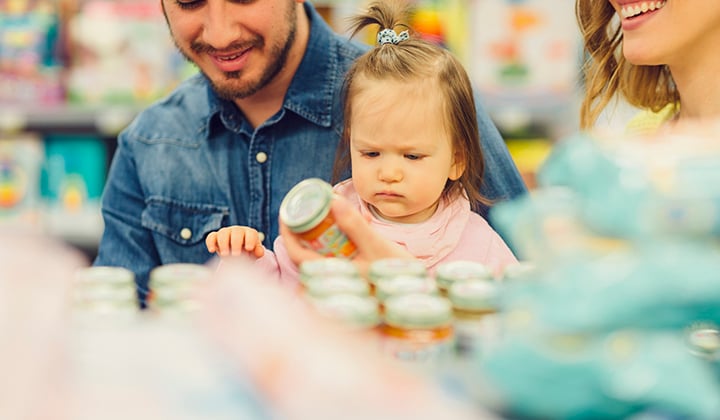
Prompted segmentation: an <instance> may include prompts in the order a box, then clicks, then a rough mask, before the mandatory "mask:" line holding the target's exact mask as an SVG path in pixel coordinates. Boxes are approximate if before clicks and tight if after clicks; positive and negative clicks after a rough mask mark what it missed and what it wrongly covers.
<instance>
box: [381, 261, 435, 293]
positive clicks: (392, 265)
mask: <svg viewBox="0 0 720 420" xmlns="http://www.w3.org/2000/svg"><path fill="white" fill-rule="evenodd" d="M427 275H428V272H427V268H425V264H424V263H423V262H422V261H420V260H415V259H406V258H385V259H381V260H376V261H373V262H372V263H371V264H370V267H368V280H369V281H370V291H371V292H372V293H375V290H376V287H377V284H378V282H379V281H380V280H381V279H387V278H392V277H398V276H415V277H426V276H427Z"/></svg>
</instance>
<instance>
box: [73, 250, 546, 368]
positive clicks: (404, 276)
mask: <svg viewBox="0 0 720 420" xmlns="http://www.w3.org/2000/svg"><path fill="white" fill-rule="evenodd" d="M528 270H532V267H531V266H529V265H526V264H519V265H515V266H510V267H508V268H507V269H506V270H505V271H504V273H503V277H505V278H507V279H511V278H514V277H519V276H522V275H526V274H527V272H528ZM211 275H212V271H211V269H210V268H209V267H207V266H204V265H197V264H168V265H164V266H160V267H157V268H155V269H154V270H153V271H152V272H151V274H150V288H151V294H150V296H149V299H148V300H149V305H150V307H151V308H153V309H155V310H156V311H158V312H174V313H178V312H180V313H183V312H187V311H190V310H192V309H194V305H196V303H195V302H194V301H193V300H192V299H191V298H190V295H191V289H192V287H193V285H194V284H196V283H197V282H198V281H204V280H206V279H208V278H210V277H211ZM76 280H77V287H75V302H74V305H75V307H76V308H77V309H81V310H84V311H85V312H87V311H90V312H93V313H94V314H103V313H112V314H115V315H117V314H120V313H126V314H130V315H134V314H137V312H138V310H137V308H138V306H137V295H136V285H135V278H134V274H133V273H132V272H131V271H129V270H127V269H124V268H120V267H89V268H85V269H83V270H81V271H79V272H78V275H77V276H76ZM300 281H301V290H302V292H303V295H304V297H306V298H307V299H308V301H309V302H310V303H311V304H312V306H313V307H314V308H316V309H317V310H319V311H320V312H321V313H322V314H324V315H327V316H330V317H332V318H337V319H338V320H340V321H341V322H343V323H344V324H345V325H347V326H349V327H351V328H358V329H367V330H373V331H377V332H379V333H380V335H381V337H382V340H381V342H382V347H383V351H384V352H386V353H389V354H391V355H392V356H394V357H396V358H398V359H401V360H419V361H424V360H435V359H442V358H445V357H448V356H458V355H459V356H473V355H474V354H476V353H477V352H478V348H479V347H480V346H482V345H484V344H486V343H483V341H485V342H487V341H488V340H492V338H493V337H496V336H497V335H498V333H499V332H498V329H499V326H498V325H497V320H496V319H495V317H493V314H494V313H496V312H497V310H498V305H497V293H498V290H497V287H498V279H497V278H496V276H494V275H493V273H492V272H491V271H490V270H489V269H488V268H487V267H485V266H484V265H482V264H480V263H476V262H470V261H455V262H448V263H445V264H442V265H440V266H438V268H437V270H436V272H435V275H434V276H430V275H429V274H428V272H427V270H426V268H425V265H424V264H423V263H422V262H421V261H418V260H405V259H386V260H380V261H376V262H374V263H373V264H371V265H370V267H369V271H368V276H367V279H365V278H363V277H361V276H360V273H359V272H358V270H357V267H356V266H355V265H354V264H352V263H351V262H350V261H349V260H346V259H343V258H324V259H320V260H313V261H308V262H306V263H304V264H302V265H301V267H300Z"/></svg>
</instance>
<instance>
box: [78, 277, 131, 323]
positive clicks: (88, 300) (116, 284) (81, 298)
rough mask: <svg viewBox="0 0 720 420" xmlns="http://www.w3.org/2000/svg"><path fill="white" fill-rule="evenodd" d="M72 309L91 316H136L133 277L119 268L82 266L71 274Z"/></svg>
mask: <svg viewBox="0 0 720 420" xmlns="http://www.w3.org/2000/svg"><path fill="white" fill-rule="evenodd" d="M73 309H74V310H75V311H76V312H82V313H92V314H94V315H103V316H104V315H109V316H122V317H131V316H134V315H135V314H137V313H138V310H139V307H138V300H137V289H136V287H135V274H134V273H133V272H132V271H130V270H128V269H126V268H122V267H109V266H96V267H84V268H81V269H79V270H77V271H76V272H75V277H74V283H73Z"/></svg>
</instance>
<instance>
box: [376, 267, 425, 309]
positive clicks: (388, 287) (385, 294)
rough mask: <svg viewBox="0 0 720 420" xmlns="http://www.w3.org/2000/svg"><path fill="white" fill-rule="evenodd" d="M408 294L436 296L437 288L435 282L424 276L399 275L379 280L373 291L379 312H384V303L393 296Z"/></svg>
mask: <svg viewBox="0 0 720 420" xmlns="http://www.w3.org/2000/svg"><path fill="white" fill-rule="evenodd" d="M409 294H426V295H437V294H438V288H437V285H436V284H435V280H434V279H432V278H430V277H425V276H411V275H406V274H403V275H399V276H395V277H388V278H381V279H380V280H379V281H378V283H377V285H376V289H375V296H376V297H377V300H378V302H379V305H380V311H381V312H384V310H385V301H387V300H388V299H389V298H391V297H393V296H400V295H409Z"/></svg>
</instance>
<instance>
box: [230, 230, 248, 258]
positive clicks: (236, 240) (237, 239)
mask: <svg viewBox="0 0 720 420" xmlns="http://www.w3.org/2000/svg"><path fill="white" fill-rule="evenodd" d="M248 240H251V238H250V235H248V234H247V232H246V230H245V229H243V228H240V227H235V228H233V229H232V233H231V235H230V252H231V254H232V255H233V256H238V255H242V253H243V251H244V250H245V249H247V241H248Z"/></svg>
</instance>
